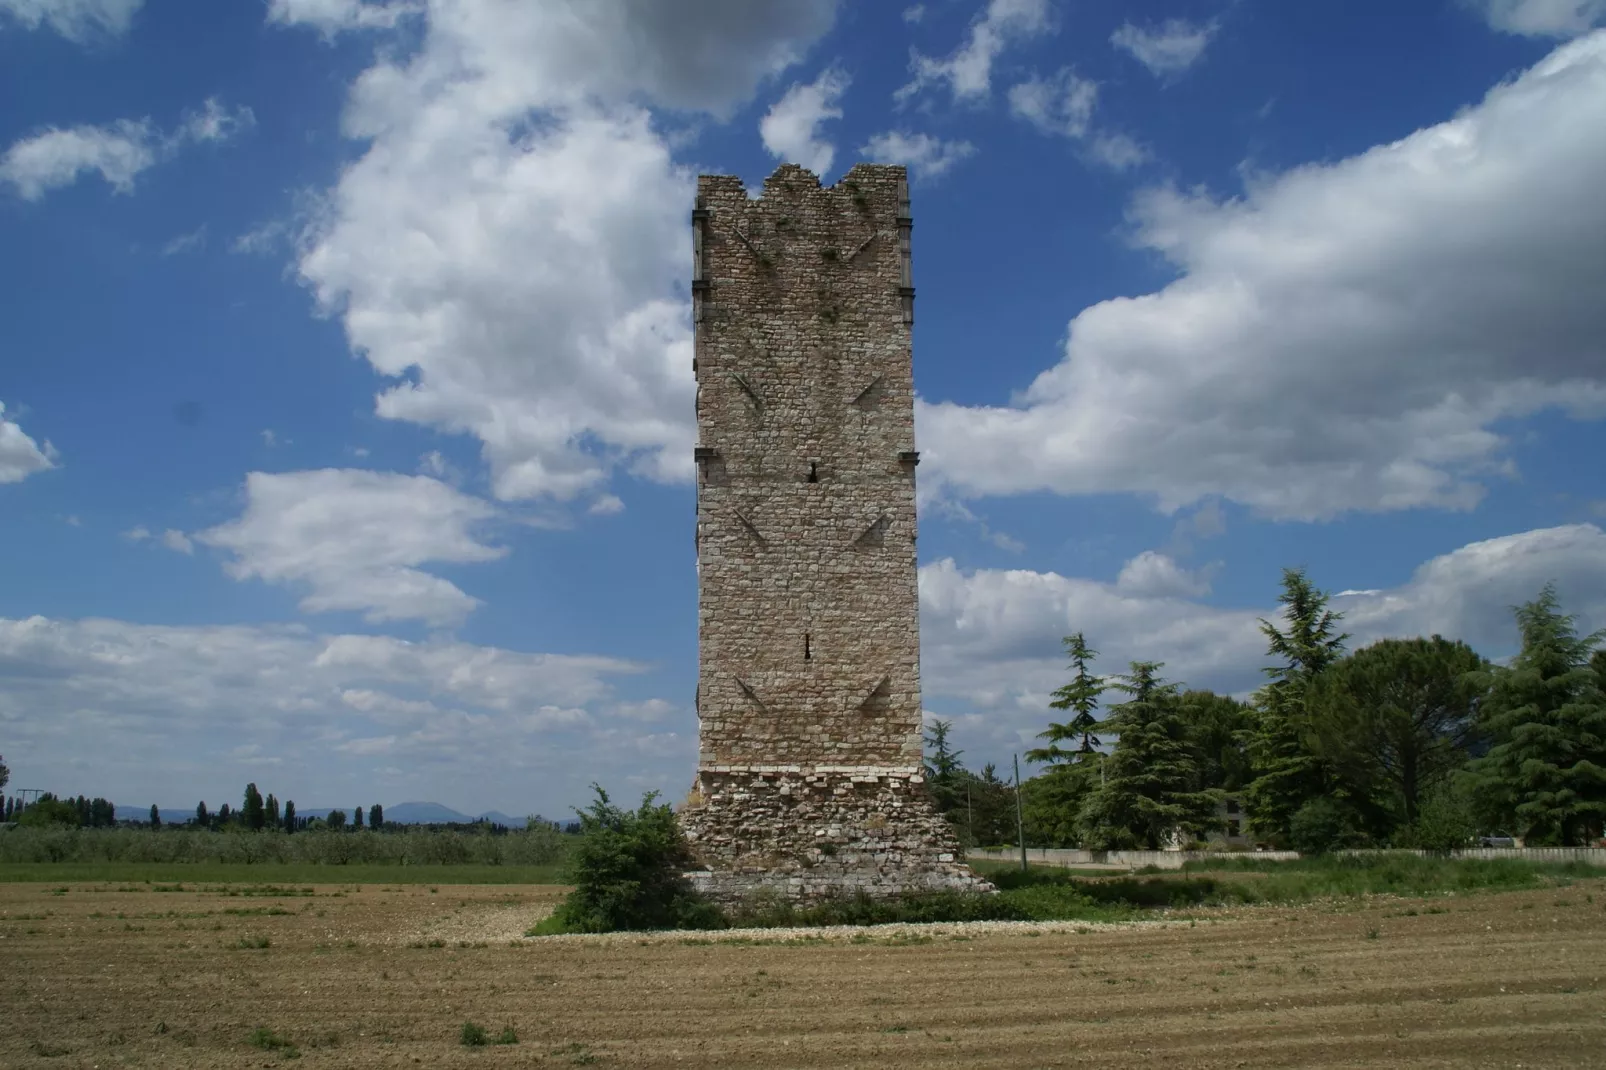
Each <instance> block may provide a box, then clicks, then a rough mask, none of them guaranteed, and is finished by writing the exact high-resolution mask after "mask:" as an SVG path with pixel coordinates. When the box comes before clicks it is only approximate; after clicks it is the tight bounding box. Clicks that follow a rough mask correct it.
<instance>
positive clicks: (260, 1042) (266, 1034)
mask: <svg viewBox="0 0 1606 1070" xmlns="http://www.w3.org/2000/svg"><path fill="white" fill-rule="evenodd" d="M245 1042H246V1043H247V1044H249V1045H251V1046H252V1047H253V1048H257V1049H259V1050H261V1051H276V1052H278V1053H279V1054H280V1055H283V1056H284V1057H285V1058H286V1059H299V1058H301V1052H300V1051H298V1050H297V1049H296V1046H295V1045H294V1044H292V1043H290V1041H289V1040H287V1039H286V1038H284V1037H281V1036H280V1035H279V1034H277V1033H275V1032H274V1031H273V1030H271V1029H269V1028H267V1027H266V1026H258V1027H257V1028H255V1029H253V1030H251V1035H250V1036H248V1037H246V1038H245Z"/></svg>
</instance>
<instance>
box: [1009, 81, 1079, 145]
mask: <svg viewBox="0 0 1606 1070" xmlns="http://www.w3.org/2000/svg"><path fill="white" fill-rule="evenodd" d="M1098 102H1099V84H1098V83H1097V82H1095V81H1093V80H1092V79H1089V78H1082V77H1079V76H1078V75H1077V74H1076V72H1075V71H1073V70H1071V69H1070V68H1069V67H1063V68H1061V69H1060V71H1059V73H1058V74H1056V75H1055V76H1054V77H1053V78H1047V79H1044V78H1032V79H1031V80H1029V81H1025V82H1022V83H1020V84H1019V85H1016V86H1012V87H1011V88H1010V90H1009V110H1010V111H1012V112H1014V113H1015V115H1017V116H1019V117H1020V118H1022V119H1025V120H1026V121H1027V122H1029V123H1031V124H1032V125H1033V126H1035V127H1037V128H1038V129H1039V130H1042V131H1043V132H1045V133H1050V134H1062V135H1064V136H1065V137H1069V138H1084V137H1086V136H1087V134H1088V131H1089V129H1091V127H1092V124H1093V111H1094V109H1095V108H1097V107H1098Z"/></svg>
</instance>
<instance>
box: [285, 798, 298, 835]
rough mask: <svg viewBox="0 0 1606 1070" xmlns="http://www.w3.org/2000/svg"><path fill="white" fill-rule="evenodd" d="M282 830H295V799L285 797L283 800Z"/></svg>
mask: <svg viewBox="0 0 1606 1070" xmlns="http://www.w3.org/2000/svg"><path fill="white" fill-rule="evenodd" d="M284 830H285V831H286V832H294V831H295V830H296V801H295V800H294V799H286V800H285V801H284Z"/></svg>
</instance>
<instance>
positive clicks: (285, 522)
mask: <svg viewBox="0 0 1606 1070" xmlns="http://www.w3.org/2000/svg"><path fill="white" fill-rule="evenodd" d="M245 494H246V507H245V512H244V513H243V514H242V515H241V516H240V517H239V518H237V519H235V520H232V521H230V522H228V523H226V524H222V525H219V526H217V527H214V528H210V529H208V530H206V531H202V532H200V533H198V534H196V535H195V536H194V537H195V539H196V540H197V541H199V542H201V543H203V544H205V545H207V546H213V547H217V548H218V549H222V550H227V551H229V552H230V553H231V554H232V555H233V556H232V559H231V560H230V561H229V563H228V565H227V566H226V568H227V571H228V573H229V574H230V575H231V576H233V577H234V578H236V579H241V580H244V579H260V580H263V581H265V582H268V583H288V584H293V585H296V586H298V587H305V588H308V589H309V591H308V593H307V595H306V596H305V597H304V598H303V599H302V600H301V608H302V610H303V611H305V612H308V613H323V612H329V611H333V610H355V611H360V612H362V614H363V616H364V619H366V620H369V621H372V622H381V621H393V620H422V621H425V622H427V623H430V624H435V625H449V624H456V623H458V622H459V621H461V620H462V619H463V618H464V617H465V616H467V615H468V614H469V612H471V611H472V610H473V609H474V608H475V607H476V606H478V605H479V604H480V603H479V600H478V599H475V598H472V597H470V596H469V595H467V594H465V593H464V592H463V591H462V590H461V589H460V588H458V587H457V586H456V585H455V584H453V583H451V582H450V581H448V580H444V579H442V578H440V577H439V576H435V575H432V574H430V573H428V572H425V571H423V570H422V569H421V568H420V567H419V566H422V565H425V564H428V563H429V562H447V563H459V564H461V563H474V562H483V561H494V560H496V559H497V558H500V557H502V556H504V555H505V554H506V552H507V551H506V549H505V548H501V547H495V546H489V545H486V544H485V543H484V542H481V541H480V539H479V538H478V537H477V535H476V532H477V531H478V530H479V529H480V528H481V527H483V526H484V525H485V524H486V523H487V522H488V521H490V520H492V519H493V518H494V517H495V516H496V515H497V512H496V509H495V507H494V506H492V505H490V504H488V503H486V502H483V501H481V500H479V499H478V498H474V497H471V496H469V495H467V494H463V493H462V492H460V491H458V490H455V489H453V488H452V487H449V486H447V485H446V484H445V483H442V482H439V481H438V480H434V479H430V478H428V477H425V476H404V475H398V474H395V473H389V472H369V471H362V470H357V469H339V468H327V469H322V470H319V471H306V472H285V473H278V474H271V473H267V472H252V473H251V474H250V475H249V476H247V477H246V483H245Z"/></svg>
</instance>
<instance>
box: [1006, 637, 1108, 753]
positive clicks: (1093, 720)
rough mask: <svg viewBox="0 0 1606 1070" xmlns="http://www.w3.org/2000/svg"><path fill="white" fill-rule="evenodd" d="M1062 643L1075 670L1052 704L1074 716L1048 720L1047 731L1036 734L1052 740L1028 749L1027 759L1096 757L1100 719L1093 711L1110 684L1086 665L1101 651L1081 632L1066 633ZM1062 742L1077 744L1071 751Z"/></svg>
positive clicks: (1057, 692) (1051, 705) (1055, 707)
mask: <svg viewBox="0 0 1606 1070" xmlns="http://www.w3.org/2000/svg"><path fill="white" fill-rule="evenodd" d="M1063 642H1064V643H1065V652H1066V653H1067V654H1068V655H1070V659H1071V667H1072V668H1073V669H1075V670H1076V672H1075V675H1074V676H1072V677H1071V682H1070V683H1068V684H1066V685H1065V686H1064V687H1062V688H1060V689H1059V690H1058V691H1055V692H1054V701H1052V702H1050V703H1049V706H1050V707H1051V708H1053V709H1056V710H1070V711H1073V712H1074V714H1075V716H1073V717H1071V718H1070V719H1069V720H1067V721H1065V722H1064V723H1063V724H1059V723H1055V722H1052V721H1051V722H1049V725H1048V728H1047V730H1045V731H1042V732H1039V733H1038V734H1037V738H1038V739H1046V740H1048V741H1049V742H1048V746H1046V747H1036V748H1033V749H1032V750H1029V751H1027V752H1026V760H1027V761H1028V762H1047V763H1049V764H1050V765H1063V764H1066V763H1068V762H1078V761H1081V762H1088V761H1095V760H1097V754H1098V746H1099V738H1098V736H1096V735H1094V734H1093V733H1094V732H1095V731H1097V729H1098V727H1099V720H1098V718H1097V717H1096V716H1094V714H1093V711H1094V710H1096V709H1098V707H1099V696H1100V695H1102V694H1103V693H1104V692H1105V691H1106V690H1107V688H1108V685H1106V684H1105V683H1104V682H1103V681H1102V680H1100V679H1099V678H1098V677H1097V676H1094V675H1093V674H1092V673H1091V672H1089V671H1088V668H1087V667H1088V665H1089V664H1090V663H1091V662H1092V661H1093V659H1094V658H1096V657H1098V653H1099V652H1098V651H1097V650H1093V649H1090V648H1089V647H1088V645H1087V639H1086V638H1085V637H1084V636H1083V635H1082V633H1081V632H1077V633H1076V634H1075V635H1067V636H1066V637H1065V638H1064V640H1063ZM1061 743H1074V744H1076V746H1075V749H1074V750H1072V749H1067V748H1064V747H1061V746H1060V744H1061Z"/></svg>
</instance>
